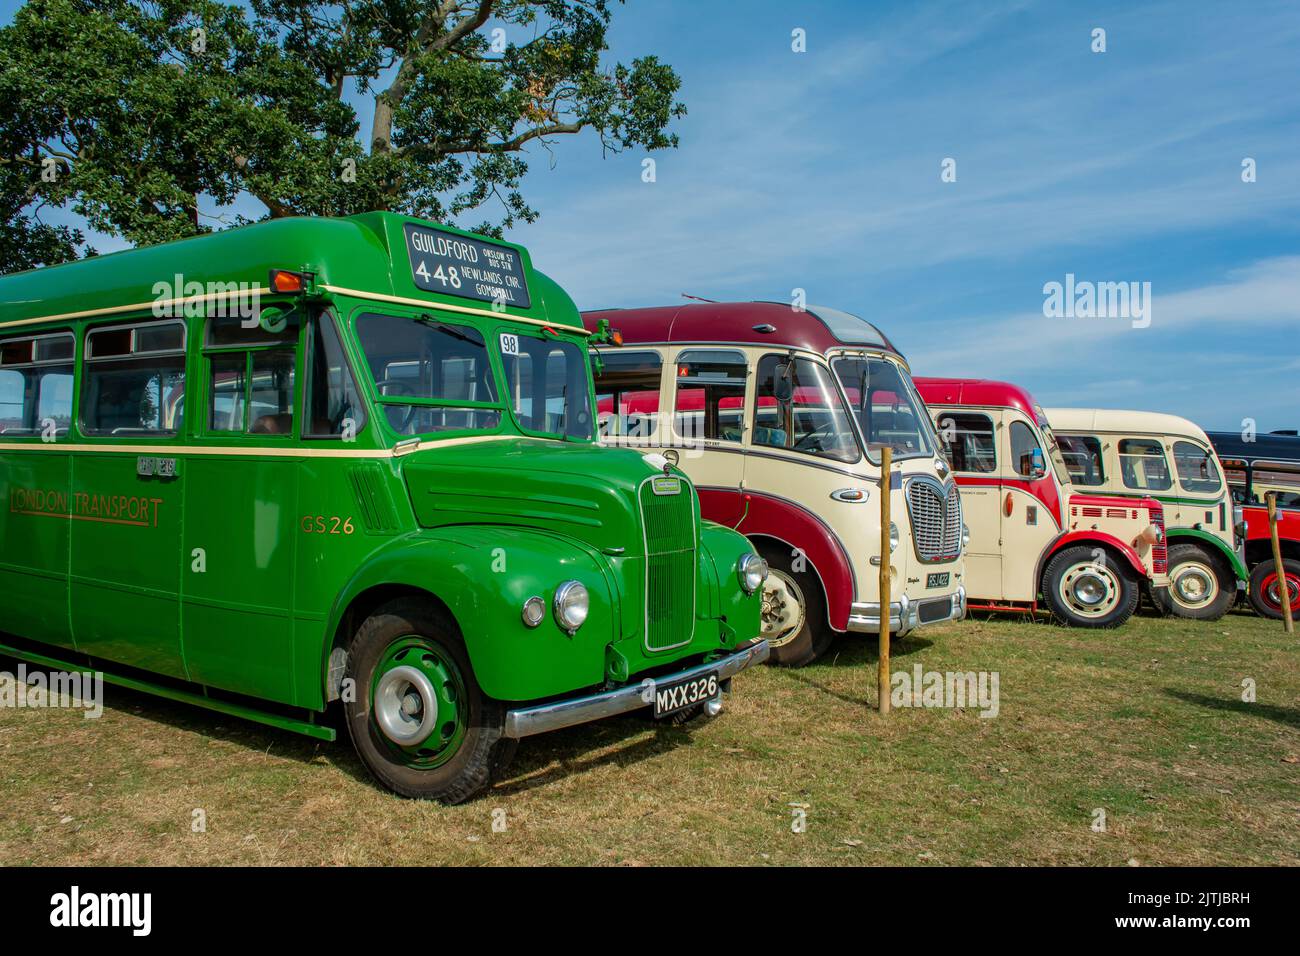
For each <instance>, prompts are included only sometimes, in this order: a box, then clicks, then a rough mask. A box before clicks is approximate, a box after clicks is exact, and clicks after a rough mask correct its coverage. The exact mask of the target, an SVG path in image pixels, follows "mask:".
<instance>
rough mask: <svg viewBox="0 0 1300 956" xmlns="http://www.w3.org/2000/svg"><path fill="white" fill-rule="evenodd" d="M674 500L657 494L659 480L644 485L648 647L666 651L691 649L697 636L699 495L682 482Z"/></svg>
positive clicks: (642, 506) (642, 524)
mask: <svg viewBox="0 0 1300 956" xmlns="http://www.w3.org/2000/svg"><path fill="white" fill-rule="evenodd" d="M680 488H681V490H680V491H679V492H678V493H677V494H674V495H664V494H659V495H657V494H655V492H654V482H653V478H647V479H646V480H645V481H643V482H642V483H641V488H640V491H639V492H638V498H639V500H640V504H641V527H642V529H643V533H644V535H645V562H646V579H645V582H646V588H645V602H646V605H645V646H646V650H649V651H666V650H669V649H671V648H674V647H682V646H683V645H686V644H689V643H690V642H691V639H692V637H694V633H695V579H696V574H697V569H696V552H695V495H694V492H693V489H692V488H691V485H690V482H688V481H686V479H684V478H683V479H681V484H680Z"/></svg>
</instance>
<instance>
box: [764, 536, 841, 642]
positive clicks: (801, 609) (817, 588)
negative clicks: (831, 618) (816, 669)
mask: <svg viewBox="0 0 1300 956" xmlns="http://www.w3.org/2000/svg"><path fill="white" fill-rule="evenodd" d="M762 552H763V557H764V558H765V559H766V560H767V564H768V571H769V573H768V576H767V582H766V583H765V584H764V585H763V618H762V622H763V627H762V631H761V634H762V636H763V637H764V638H766V639H767V642H768V645H769V646H770V647H771V649H772V653H771V656H769V657H768V659H767V660H768V663H769V664H779V665H780V666H782V667H803V666H804V665H805V664H811V663H812V662H813V661H815V660H816V659H817V658H818V657H820V656H821V655H822V654H825V653H826V651H827V650H828V649H829V648H830V646H831V641H832V640H834V638H835V632H834V631H833V630H831V627H830V623H829V622H828V621H827V619H826V598H825V597H824V596H823V594H822V585H821V581H820V580H818V578H817V573H816V572H815V571H813V569H812V566H811V565H807V559H806V558H805V559H804V562H803V563H804V564H805V567H804V570H802V571H795V570H794V558H793V556H792V555H790V554H789V552H788V549H787V548H785V547H784V546H782V545H777V546H775V547H767V548H763V549H762Z"/></svg>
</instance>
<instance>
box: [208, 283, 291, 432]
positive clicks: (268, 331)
mask: <svg viewBox="0 0 1300 956" xmlns="http://www.w3.org/2000/svg"><path fill="white" fill-rule="evenodd" d="M300 329H301V322H300V316H299V315H298V313H296V312H293V311H290V310H288V309H286V308H285V307H284V306H276V305H270V306H265V307H264V308H263V309H262V311H261V314H260V316H259V317H258V318H257V319H246V318H242V317H240V316H239V315H237V314H236V315H218V316H212V317H211V318H209V319H208V324H207V338H206V340H205V342H204V351H205V353H206V355H207V360H208V430H209V431H212V432H233V433H237V434H244V435H279V436H287V435H292V434H293V411H294V409H293V402H294V371H295V365H296V361H297V343H298V333H299V330H300Z"/></svg>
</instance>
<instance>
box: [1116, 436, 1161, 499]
mask: <svg viewBox="0 0 1300 956" xmlns="http://www.w3.org/2000/svg"><path fill="white" fill-rule="evenodd" d="M1119 467H1120V473H1121V474H1122V475H1123V477H1124V485H1125V486H1126V487H1128V488H1133V489H1135V490H1137V491H1168V490H1169V489H1170V488H1172V487H1173V486H1174V479H1173V476H1171V475H1170V474H1169V462H1168V461H1166V460H1165V452H1164V449H1163V448H1161V447H1160V442H1158V441H1155V440H1154V439H1149V438H1123V439H1121V440H1120V443H1119Z"/></svg>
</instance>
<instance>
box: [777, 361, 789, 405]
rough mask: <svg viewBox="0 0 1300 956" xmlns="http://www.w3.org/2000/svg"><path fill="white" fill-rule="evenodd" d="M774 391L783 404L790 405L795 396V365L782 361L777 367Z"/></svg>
mask: <svg viewBox="0 0 1300 956" xmlns="http://www.w3.org/2000/svg"><path fill="white" fill-rule="evenodd" d="M772 393H773V395H775V397H776V400H777V401H778V402H780V403H781V404H782V405H789V404H790V400H791V399H793V398H794V366H793V365H792V364H791V363H790V362H782V363H781V364H780V365H778V366H777V367H776V381H775V382H773V383H772Z"/></svg>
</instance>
